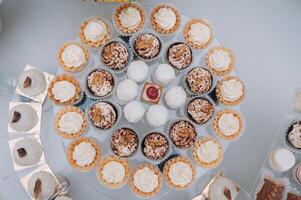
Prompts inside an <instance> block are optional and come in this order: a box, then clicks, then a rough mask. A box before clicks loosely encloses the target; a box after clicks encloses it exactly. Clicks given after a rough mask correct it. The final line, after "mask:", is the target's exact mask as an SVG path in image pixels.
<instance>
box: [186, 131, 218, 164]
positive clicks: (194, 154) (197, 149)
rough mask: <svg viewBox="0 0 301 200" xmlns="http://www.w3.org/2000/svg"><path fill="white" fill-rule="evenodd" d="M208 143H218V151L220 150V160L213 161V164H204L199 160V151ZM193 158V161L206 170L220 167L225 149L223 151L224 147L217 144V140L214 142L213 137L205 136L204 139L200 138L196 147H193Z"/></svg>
mask: <svg viewBox="0 0 301 200" xmlns="http://www.w3.org/2000/svg"><path fill="white" fill-rule="evenodd" d="M208 141H213V142H214V143H216V144H217V145H218V149H219V152H218V158H217V159H216V160H213V161H212V162H204V161H203V160H201V159H200V158H199V155H198V151H199V148H200V147H201V146H202V145H203V144H205V143H206V142H208ZM192 156H193V159H194V160H195V161H196V162H197V163H198V164H199V165H200V166H201V167H202V168H205V169H209V168H214V167H216V166H218V165H219V164H220V163H221V161H222V159H223V149H222V145H221V144H220V143H219V142H217V141H216V140H214V139H213V138H212V137H210V136H204V137H202V138H200V139H199V140H198V141H197V142H196V143H195V145H194V147H193V150H192Z"/></svg>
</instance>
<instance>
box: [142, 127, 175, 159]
mask: <svg viewBox="0 0 301 200" xmlns="http://www.w3.org/2000/svg"><path fill="white" fill-rule="evenodd" d="M150 133H159V134H161V135H163V136H165V137H166V139H167V143H168V150H167V152H166V154H165V155H164V156H163V157H162V158H159V159H152V158H149V157H147V156H146V155H144V153H143V148H142V147H143V145H142V144H143V141H144V139H145V137H146V136H148V134H150ZM141 141H142V142H141V144H140V146H141V148H140V151H141V154H142V155H143V158H145V160H146V161H147V162H149V163H151V164H153V165H159V164H160V163H163V162H164V161H165V160H166V159H167V158H168V157H169V156H171V153H172V146H173V145H172V142H171V141H170V139H169V137H168V136H167V135H166V134H164V133H163V131H162V130H161V129H153V130H151V131H148V132H147V134H146V135H144V137H143V139H142V140H141Z"/></svg>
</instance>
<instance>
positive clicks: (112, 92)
mask: <svg viewBox="0 0 301 200" xmlns="http://www.w3.org/2000/svg"><path fill="white" fill-rule="evenodd" d="M96 70H104V71H106V72H108V73H110V74H111V76H112V77H113V80H114V85H113V89H112V91H111V92H110V93H108V94H107V95H105V96H102V97H101V96H96V95H94V94H92V92H91V91H90V89H89V88H88V86H87V80H88V76H89V75H90V74H91V73H92V72H93V71H96ZM81 83H82V88H83V90H84V92H85V94H86V95H87V97H88V98H89V99H92V100H94V101H97V100H103V99H109V98H111V97H112V95H113V94H115V92H116V88H117V85H118V78H117V76H116V75H115V73H114V71H112V70H111V69H109V68H107V67H106V68H104V67H102V66H97V67H92V68H89V70H87V71H86V72H85V74H84V75H83V76H82V77H81Z"/></svg>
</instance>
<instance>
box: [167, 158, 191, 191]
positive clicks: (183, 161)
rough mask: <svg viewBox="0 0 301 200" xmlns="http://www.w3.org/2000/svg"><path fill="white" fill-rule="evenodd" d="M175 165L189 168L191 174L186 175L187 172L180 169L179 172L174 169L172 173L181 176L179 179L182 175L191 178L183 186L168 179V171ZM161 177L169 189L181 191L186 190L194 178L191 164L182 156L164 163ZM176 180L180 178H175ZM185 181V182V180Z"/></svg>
mask: <svg viewBox="0 0 301 200" xmlns="http://www.w3.org/2000/svg"><path fill="white" fill-rule="evenodd" d="M177 163H181V164H182V167H187V166H189V167H190V169H191V174H187V171H186V170H185V169H181V170H179V169H177V170H176V169H174V170H175V171H174V173H176V174H178V175H179V176H182V177H181V178H183V176H184V175H186V176H191V180H190V181H189V182H187V183H185V184H179V183H175V182H174V181H173V180H172V178H171V177H170V174H169V173H170V170H171V168H172V167H173V165H174V164H177ZM185 164H186V165H185ZM163 176H164V179H165V181H166V183H167V185H168V186H169V187H171V188H173V189H175V190H183V189H185V188H187V187H188V186H189V185H190V184H191V183H192V182H193V180H194V178H195V168H194V166H193V163H192V162H191V161H190V160H189V159H188V158H185V157H183V156H177V157H175V158H172V159H170V160H168V161H167V162H166V164H165V165H164V168H163ZM177 178H180V177H177ZM182 181H183V180H182ZM185 181H187V180H185Z"/></svg>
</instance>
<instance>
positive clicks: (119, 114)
mask: <svg viewBox="0 0 301 200" xmlns="http://www.w3.org/2000/svg"><path fill="white" fill-rule="evenodd" d="M99 102H106V103H109V104H110V105H111V106H112V107H113V108H114V109H115V112H116V121H115V123H114V125H113V126H112V127H111V128H107V129H105V128H100V127H97V126H96V125H95V124H94V123H93V121H92V120H91V117H90V115H89V111H90V109H91V108H92V106H94V105H95V104H97V103H99ZM85 113H86V116H87V121H88V123H89V124H90V125H91V126H92V127H93V128H94V129H95V130H97V131H99V130H102V131H107V130H112V129H113V128H115V127H116V126H117V125H118V123H119V122H120V120H121V118H122V115H123V113H122V109H121V107H120V106H119V105H118V104H116V103H114V102H113V101H112V100H99V101H96V102H93V103H91V104H89V105H88V107H87V108H86V110H85Z"/></svg>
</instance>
